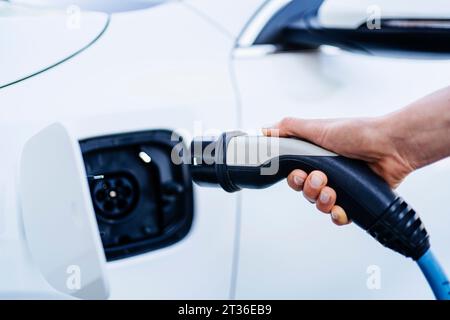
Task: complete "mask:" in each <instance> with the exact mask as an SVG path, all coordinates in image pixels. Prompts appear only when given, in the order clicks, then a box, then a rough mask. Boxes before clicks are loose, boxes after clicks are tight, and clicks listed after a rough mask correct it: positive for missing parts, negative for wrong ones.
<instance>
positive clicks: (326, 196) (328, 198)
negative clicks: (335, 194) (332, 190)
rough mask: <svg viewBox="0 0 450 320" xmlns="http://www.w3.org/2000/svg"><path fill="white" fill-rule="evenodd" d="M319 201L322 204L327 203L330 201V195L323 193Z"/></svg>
mask: <svg viewBox="0 0 450 320" xmlns="http://www.w3.org/2000/svg"><path fill="white" fill-rule="evenodd" d="M319 200H320V202H322V203H327V202H328V201H330V195H329V194H328V193H326V192H321V193H320V196H319Z"/></svg>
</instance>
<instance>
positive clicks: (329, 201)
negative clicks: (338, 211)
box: [316, 186, 336, 213]
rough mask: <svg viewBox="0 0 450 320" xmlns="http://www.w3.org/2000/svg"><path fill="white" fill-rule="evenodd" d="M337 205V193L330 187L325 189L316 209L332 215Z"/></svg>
mask: <svg viewBox="0 0 450 320" xmlns="http://www.w3.org/2000/svg"><path fill="white" fill-rule="evenodd" d="M335 203H336V192H335V191H334V190H333V189H332V188H330V187H327V186H325V187H323V188H322V190H320V193H319V197H318V198H317V202H316V207H317V209H318V210H320V211H322V212H324V213H330V212H331V209H332V208H333V206H334V204H335Z"/></svg>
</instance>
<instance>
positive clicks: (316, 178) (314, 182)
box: [311, 174, 323, 189]
mask: <svg viewBox="0 0 450 320" xmlns="http://www.w3.org/2000/svg"><path fill="white" fill-rule="evenodd" d="M322 182H323V180H322V177H321V176H320V175H318V174H313V175H312V176H311V186H312V187H313V188H314V189H317V188H320V186H321V185H322Z"/></svg>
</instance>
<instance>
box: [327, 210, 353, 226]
mask: <svg viewBox="0 0 450 320" xmlns="http://www.w3.org/2000/svg"><path fill="white" fill-rule="evenodd" d="M331 220H332V221H333V222H334V224H337V225H338V226H343V225H346V224H349V223H350V222H351V221H350V220H349V219H348V217H347V214H346V213H345V211H344V209H342V208H341V207H340V206H337V205H336V206H334V207H333V208H332V209H331Z"/></svg>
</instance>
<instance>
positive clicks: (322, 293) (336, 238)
mask: <svg viewBox="0 0 450 320" xmlns="http://www.w3.org/2000/svg"><path fill="white" fill-rule="evenodd" d="M18 1H19V0H18ZM23 1H25V0H23ZM42 1H44V0H42ZM42 1H40V2H42ZM49 1H50V0H49ZM19 2H20V1H19ZM25 2H27V3H30V2H31V0H26V1H25ZM44 2H45V1H44ZM50 2H51V1H50ZM133 3H134V2H133ZM262 3H263V1H262V0H251V1H240V2H237V1H227V0H217V1H206V0H186V1H166V2H164V3H162V4H160V5H158V6H150V7H146V8H145V9H142V8H140V7H139V10H134V9H138V8H134V9H133V10H128V9H127V10H123V12H122V10H119V11H115V10H113V8H112V7H108V6H107V4H106V2H102V6H103V5H105V7H104V10H105V12H113V13H111V14H109V15H107V14H105V13H99V12H96V13H91V12H85V11H82V12H83V13H82V14H83V17H87V18H86V19H83V20H82V21H81V28H80V29H79V31H76V32H79V33H77V34H78V36H76V34H75V33H70V31H68V30H67V29H66V26H65V25H64V24H62V22H63V21H65V20H64V19H66V18H67V17H66V12H65V11H64V10H61V11H58V10H57V9H51V12H52V13H51V15H52V16H54V15H56V16H58V17H59V18H55V19H53V18H49V19H44V18H42V19H41V18H39V24H36V21H37V20H36V19H37V18H36V17H35V16H29V15H28V14H25V15H23V14H22V12H23V10H43V9H42V8H41V9H30V8H31V7H28V4H27V6H26V7H21V8H22V9H17V7H14V10H17V11H15V13H14V12H13V11H12V10H10V9H11V8H12V7H9V6H10V4H5V3H3V2H0V26H3V27H4V28H3V27H2V28H0V30H8V32H7V33H6V32H3V31H0V35H3V36H5V37H6V38H8V39H10V40H11V37H14V42H12V43H13V46H12V47H8V48H7V50H6V51H3V52H2V51H1V50H0V57H3V56H2V54H3V55H4V54H7V55H8V56H7V59H4V58H2V59H0V80H1V82H0V87H1V86H2V84H6V83H8V82H10V81H14V80H17V79H19V78H20V77H23V76H24V75H29V74H33V73H35V72H36V71H37V70H40V69H41V68H46V67H51V66H52V65H53V64H55V62H57V61H60V60H61V59H64V57H68V55H71V54H73V53H74V52H77V51H78V50H79V49H80V48H82V47H83V46H85V45H86V44H88V43H90V42H91V41H92V39H94V38H95V37H96V36H98V35H99V33H101V32H102V31H101V30H102V28H103V29H104V31H103V33H102V34H101V35H100V36H99V37H98V39H96V41H94V42H93V43H91V44H90V45H89V46H88V47H87V48H85V49H84V50H82V51H81V52H79V53H77V54H76V55H73V56H72V57H70V59H67V60H65V61H64V62H63V63H60V64H58V65H56V66H54V67H51V68H49V69H48V70H46V71H45V72H42V73H39V74H37V75H35V76H33V77H30V78H28V79H26V80H24V81H20V82H17V83H14V84H11V85H9V86H7V87H3V88H0V106H1V108H0V133H1V134H0V150H2V155H3V156H2V158H1V160H0V163H1V165H0V266H1V267H0V271H1V272H0V298H12V299H14V298H59V299H66V298H69V296H67V295H65V294H62V293H60V292H57V291H56V290H55V289H53V288H52V287H51V286H50V285H49V284H48V283H47V282H46V281H45V280H44V278H43V276H42V270H39V265H38V264H37V263H36V261H34V260H33V257H32V255H31V254H30V248H31V247H32V246H30V245H29V244H28V243H27V239H26V233H25V229H24V223H23V222H24V221H23V216H22V212H21V210H22V202H21V194H20V192H19V186H18V182H19V181H18V177H19V176H20V174H21V172H20V167H19V159H20V156H21V153H22V149H23V146H24V144H25V143H26V141H27V140H29V139H30V138H31V137H32V136H34V135H35V134H36V133H37V132H39V131H40V130H42V129H43V128H45V127H46V126H48V125H50V124H51V123H54V122H63V123H66V124H67V126H68V127H70V130H71V133H72V135H73V137H74V139H79V140H81V139H84V138H89V137H96V136H101V135H107V134H113V133H123V132H130V131H137V130H147V129H160V128H167V129H171V130H176V131H179V132H180V133H182V134H186V135H187V136H188V135H189V133H192V132H193V131H194V130H195V129H196V127H197V126H199V125H201V126H202V128H203V130H208V129H214V130H216V132H221V131H224V130H230V129H236V128H243V129H249V130H255V129H258V128H261V127H262V126H266V125H268V124H273V123H275V122H276V121H278V120H280V119H281V118H283V117H285V116H297V117H303V118H328V117H356V116H376V115H382V114H385V113H388V112H391V111H394V110H396V109H398V108H400V107H402V106H404V105H405V104H407V103H409V102H411V101H413V100H415V99H417V98H419V97H421V96H423V95H426V94H427V93H430V92H432V91H434V90H437V89H439V88H441V87H444V86H447V85H448V79H449V77H448V74H450V61H449V60H445V59H440V60H437V59H420V60H417V59H405V58H388V57H377V56H368V55H361V54H355V53H349V52H344V51H340V50H337V49H335V48H330V47H324V48H321V49H320V50H318V51H307V52H305V51H303V52H302V51H297V52H277V51H276V50H272V49H273V48H268V47H264V46H251V47H250V48H239V46H238V45H237V44H238V43H239V35H240V34H241V33H242V32H243V29H244V28H246V26H249V21H250V19H251V17H252V16H253V15H254V14H255V13H256V12H257V11H258V9H259V8H260V6H261V5H262ZM326 3H327V4H329V6H332V4H333V1H327V2H326ZM350 3H353V2H349V4H350ZM116 4H117V3H116ZM5 8H8V9H7V10H9V11H8V12H10V13H11V14H9V15H2V14H1V12H2V10H5ZM33 8H34V7H33ZM102 8H103V7H102ZM324 10H325V9H324ZM323 12H325V11H323ZM326 16H327V17H332V15H330V14H327V15H326ZM39 17H41V15H39ZM63 17H64V18H63ZM324 17H325V15H324ZM107 19H109V24H108V25H106V22H107ZM339 19H340V18H339V14H336V15H335V16H334V18H333V17H332V18H327V19H325V20H327V21H329V23H331V24H333V23H338V22H337V21H338V20H339ZM325 20H324V21H325ZM339 21H341V20H339ZM19 22H20V23H19ZM35 24H36V28H35V29H34V28H31V29H30V26H31V27H32V26H34V25H35ZM12 32H14V33H12ZM13 35H14V36H13ZM55 39H56V40H55ZM34 43H39V46H34V45H33V44H34ZM0 47H1V44H0ZM33 50H35V51H34V52H33ZM33 53H34V54H33ZM18 60H20V61H21V63H19V64H18V63H16V62H17V61H18ZM418 130H420V128H418ZM58 151H59V150H54V152H55V153H57V152H58ZM81 171H82V170H81ZM81 171H80V172H81ZM449 176H450V161H449V160H448V159H447V160H442V161H440V162H439V163H436V164H434V165H432V166H429V167H426V168H424V169H421V170H419V171H417V172H415V173H413V174H412V175H411V176H410V177H408V178H407V179H406V181H405V182H404V183H403V184H402V185H401V186H400V188H399V189H398V192H399V194H401V195H402V196H403V197H404V198H405V199H406V200H407V201H408V202H409V203H410V204H411V205H412V206H413V207H414V208H415V209H416V211H417V212H418V213H419V214H421V216H422V219H423V221H424V223H425V225H426V227H427V229H428V231H429V233H430V234H431V243H432V246H433V248H434V251H435V252H436V254H437V255H438V256H439V258H440V261H441V262H442V265H443V266H444V268H446V269H447V270H450V252H449V250H448V244H449V242H450V235H449V233H448V226H449V225H450V215H449V214H448V212H446V210H445V209H442V208H441V206H440V205H439V204H440V203H441V202H442V199H447V198H448V197H449V196H450V191H449V190H450V189H449V188H448V187H447V181H448V179H447V177H449ZM66 191H67V190H64V188H60V190H58V192H61V194H55V192H52V193H48V194H47V195H46V197H48V201H52V199H53V198H54V197H62V196H67V194H64V192H66ZM194 198H195V199H194V201H195V203H194V204H195V212H194V222H193V225H192V228H191V230H190V232H189V233H188V235H187V236H186V237H185V238H184V239H182V240H181V241H180V242H178V243H176V244H173V245H171V246H169V247H165V248H162V249H158V250H155V251H151V252H148V253H145V254H141V255H137V256H134V257H130V258H126V259H122V260H118V261H114V262H108V263H106V273H105V274H106V276H105V277H106V278H107V281H108V282H109V284H110V292H111V294H110V298H111V299H127V298H135V299H148V298H155V299H201V298H203V299H228V298H238V299H241V298H242V299H250V298H255V299H256V298H263V299H271V298H274V299H279V298H287V299H297V298H307V299H315V298H325V299H345V298H352V299H431V298H432V294H431V290H430V289H429V288H428V286H427V284H426V282H425V279H424V278H423V276H422V274H421V273H420V271H419V269H418V268H417V267H416V265H415V263H414V262H413V261H412V260H408V259H405V258H403V257H401V256H400V255H398V254H396V253H394V252H391V251H389V250H387V249H385V248H383V247H382V246H381V245H379V244H378V243H376V242H375V241H374V240H373V239H371V237H370V236H368V235H367V234H365V232H363V231H362V230H360V229H359V228H357V227H356V226H355V225H350V226H346V227H341V228H339V227H336V226H335V225H333V224H332V223H331V221H330V219H329V217H328V216H327V215H324V214H322V213H318V212H317V211H316V209H315V207H314V206H313V205H311V204H310V203H309V202H307V201H305V200H304V199H303V198H302V197H301V196H300V195H299V194H298V193H295V192H293V191H292V190H290V189H289V188H288V186H287V185H286V184H285V183H279V184H277V185H276V186H274V187H272V188H269V189H265V190H258V191H255V190H253V191H252V190H245V191H242V192H241V193H239V194H228V193H226V192H224V191H222V190H219V189H209V188H203V187H197V186H195V187H194ZM53 227H54V226H53V225H52V223H51V222H49V221H44V222H43V223H42V225H41V226H39V225H37V224H36V228H53ZM44 230H45V229H44ZM41 231H42V230H41ZM73 241H76V239H74V240H73ZM57 242H58V239H55V246H57V245H58V244H57ZM373 266H375V267H377V268H379V270H380V275H381V278H380V280H381V282H380V284H381V286H380V288H378V289H371V288H369V287H368V286H367V281H368V278H369V276H370V270H372V269H371V268H372V267H373ZM368 270H369V273H368Z"/></svg>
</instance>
